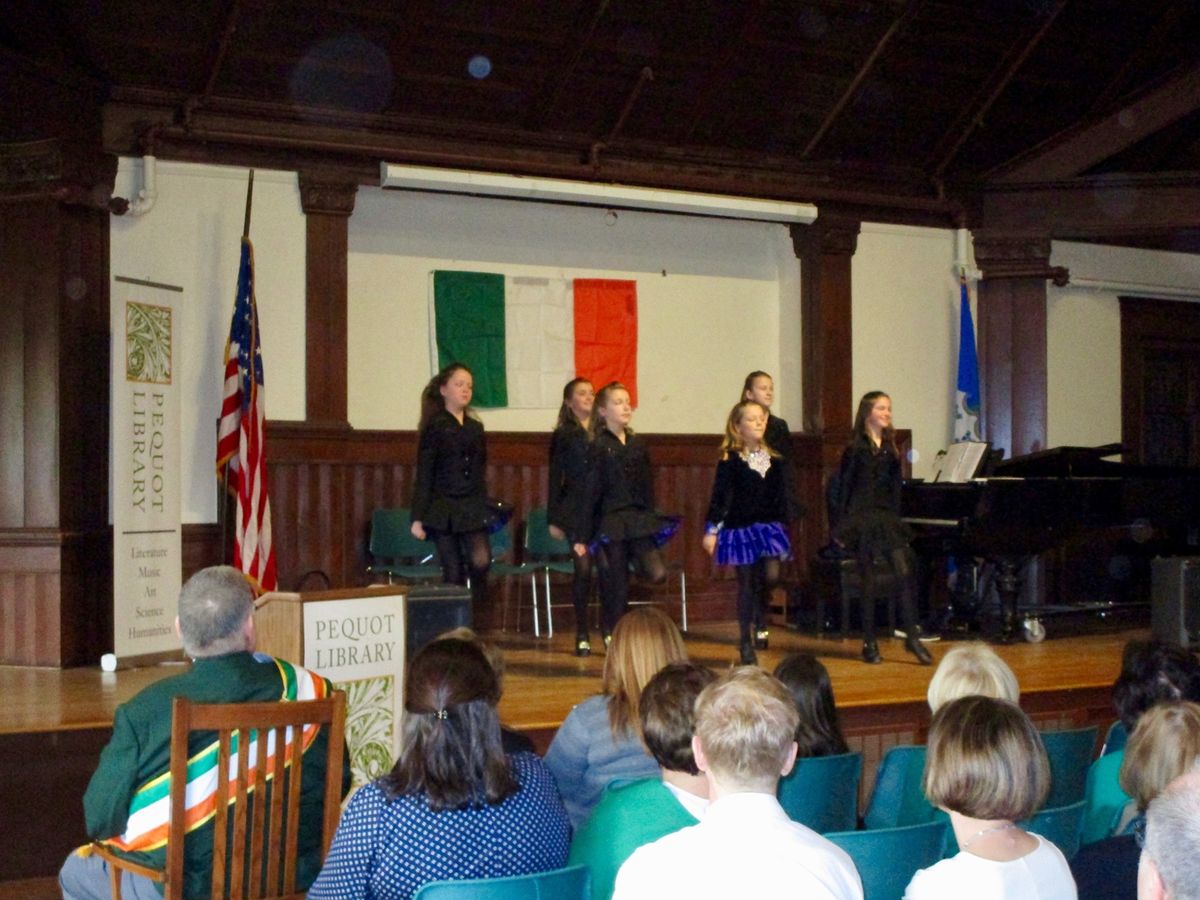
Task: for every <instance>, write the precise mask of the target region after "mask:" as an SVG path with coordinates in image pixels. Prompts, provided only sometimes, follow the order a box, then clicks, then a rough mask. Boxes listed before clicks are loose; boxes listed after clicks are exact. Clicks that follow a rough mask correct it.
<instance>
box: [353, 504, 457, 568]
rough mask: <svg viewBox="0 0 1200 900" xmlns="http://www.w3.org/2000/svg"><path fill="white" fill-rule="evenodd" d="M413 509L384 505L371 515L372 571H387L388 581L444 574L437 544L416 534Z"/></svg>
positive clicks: (370, 549)
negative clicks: (416, 536) (414, 531)
mask: <svg viewBox="0 0 1200 900" xmlns="http://www.w3.org/2000/svg"><path fill="white" fill-rule="evenodd" d="M411 528H412V513H411V511H410V510H409V509H407V508H405V507H397V506H393V507H384V508H380V509H377V510H375V512H374V513H372V515H371V537H370V539H369V541H368V543H367V549H368V550H369V551H370V553H371V557H372V559H373V562H372V563H371V564H370V565H368V566H367V572H368V573H370V574H372V575H386V576H387V580H388V582H389V583H390V582H392V581H394V580H396V579H400V580H401V581H436V580H438V579H440V578H441V577H442V568H441V566H440V565H439V564H438V560H437V548H436V547H434V545H433V542H432V541H419V540H417V539H416V538H415V537H413V534H412V531H411V530H410V529H411Z"/></svg>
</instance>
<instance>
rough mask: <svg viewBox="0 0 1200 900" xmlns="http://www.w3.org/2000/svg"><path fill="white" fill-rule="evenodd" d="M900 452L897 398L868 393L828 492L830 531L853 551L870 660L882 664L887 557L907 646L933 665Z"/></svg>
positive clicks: (866, 653) (865, 655) (866, 655)
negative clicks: (880, 608)
mask: <svg viewBox="0 0 1200 900" xmlns="http://www.w3.org/2000/svg"><path fill="white" fill-rule="evenodd" d="M900 482H901V474H900V451H899V450H897V449H896V434H895V430H894V429H893V428H892V400H891V398H890V397H888V395H887V394H885V393H883V391H871V392H870V393H868V394H864V395H863V398H862V400H860V401H859V403H858V413H857V414H856V415H855V417H854V435H853V437H852V438H851V440H850V445H849V446H848V447H847V448H846V450H845V452H844V453H842V463H841V466H840V468H839V469H838V473H837V475H836V476H835V478H834V480H833V482H832V483H831V484H830V490H829V517H830V522H829V528H830V531H831V533H832V535H833V538H834V540H835V541H836V542H837V543H838V544H840V545H841V546H844V547H845V548H846V549H848V550H850V551H851V552H853V553H854V555H855V557H856V558H857V560H858V570H859V574H860V576H861V578H862V619H863V649H862V656H863V659H864V660H865V661H866V662H869V663H878V662H882V657H881V656H880V655H879V646H878V645H877V644H876V643H875V600H876V596H877V594H878V584H877V582H876V579H875V565H874V564H875V561H876V560H878V559H882V560H884V561H886V563H887V565H888V566H889V567H890V568H891V570H892V574H893V575H895V577H896V580H897V581H898V582H899V583H900V615H901V617H902V619H903V621H904V631H905V634H906V635H907V637H906V638H905V639H904V646H905V648H906V649H907V650H908V652H909V653H911V654H912V655H913V656H915V657H916V658H917V659H918V660H919V661H920V662H921V664H922V665H925V666H928V665H931V664H932V663H933V659H932V658H931V657H930V655H929V651H928V650H926V649H925V648H924V647H923V646H922V645H921V642H920V640H919V636H920V632H919V630H918V627H917V606H916V594H915V581H916V576H915V572H916V560H915V558H914V556H913V552H912V548H911V547H909V541H910V540H912V531H911V530H910V529H909V527H908V526H907V525H906V524H904V522H903V520H901V518H900Z"/></svg>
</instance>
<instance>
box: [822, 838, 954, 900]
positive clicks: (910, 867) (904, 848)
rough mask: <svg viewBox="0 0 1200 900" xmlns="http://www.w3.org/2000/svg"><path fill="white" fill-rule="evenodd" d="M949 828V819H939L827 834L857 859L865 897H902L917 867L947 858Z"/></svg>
mask: <svg viewBox="0 0 1200 900" xmlns="http://www.w3.org/2000/svg"><path fill="white" fill-rule="evenodd" d="M949 830H950V824H949V822H948V821H937V822H925V823H923V824H921V825H904V826H902V827H900V828H876V829H873V830H870V831H835V832H833V833H831V834H827V835H825V837H827V838H828V839H829V840H831V841H833V842H834V843H835V844H837V845H838V846H839V847H841V848H842V849H843V850H845V851H846V852H847V853H849V854H850V858H851V859H852V860H854V865H855V867H856V868H857V869H858V874H859V877H860V878H862V883H863V896H864V898H865V900H901V898H902V897H903V896H904V889H905V888H906V887H908V883H909V882H910V881H911V880H912V877H913V875H915V874H916V873H917V870H918V869H927V868H929V867H930V866H932V865H933V864H934V863H936V862H937V861H938V860H940V859H942V858H943V856H944V851H945V847H946V843H947V839H946V833H947V832H948V831H949ZM966 893H967V894H969V891H968V892H966Z"/></svg>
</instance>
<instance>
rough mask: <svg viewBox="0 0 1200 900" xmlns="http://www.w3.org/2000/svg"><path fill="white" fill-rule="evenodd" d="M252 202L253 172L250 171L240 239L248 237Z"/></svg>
mask: <svg viewBox="0 0 1200 900" xmlns="http://www.w3.org/2000/svg"><path fill="white" fill-rule="evenodd" d="M253 200H254V170H253V169H251V170H250V180H249V181H247V182H246V221H245V223H244V224H243V225H242V237H244V238H248V237H250V206H251V203H252V202H253Z"/></svg>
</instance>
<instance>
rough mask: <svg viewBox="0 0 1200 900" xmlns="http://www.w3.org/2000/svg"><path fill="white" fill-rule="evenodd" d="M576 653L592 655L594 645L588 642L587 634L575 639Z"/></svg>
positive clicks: (577, 654) (578, 654)
mask: <svg viewBox="0 0 1200 900" xmlns="http://www.w3.org/2000/svg"><path fill="white" fill-rule="evenodd" d="M575 655H576V656H591V655H592V645H591V643H589V642H588V639H587V635H584V636H583V637H578V638H576V639H575Z"/></svg>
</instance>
